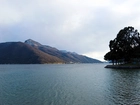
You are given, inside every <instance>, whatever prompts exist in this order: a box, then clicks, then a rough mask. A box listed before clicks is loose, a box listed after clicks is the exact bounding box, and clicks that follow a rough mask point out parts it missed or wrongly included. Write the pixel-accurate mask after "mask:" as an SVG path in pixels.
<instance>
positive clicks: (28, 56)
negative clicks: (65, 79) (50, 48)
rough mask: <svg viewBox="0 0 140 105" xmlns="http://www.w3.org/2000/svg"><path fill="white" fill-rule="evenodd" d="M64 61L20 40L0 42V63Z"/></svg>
mask: <svg viewBox="0 0 140 105" xmlns="http://www.w3.org/2000/svg"><path fill="white" fill-rule="evenodd" d="M43 63H64V62H63V61H62V60H61V59H59V58H57V57H55V56H51V55H49V54H47V53H44V52H42V51H40V50H38V49H35V48H33V47H32V46H30V45H28V44H25V43H22V42H7V43H0V64H43Z"/></svg>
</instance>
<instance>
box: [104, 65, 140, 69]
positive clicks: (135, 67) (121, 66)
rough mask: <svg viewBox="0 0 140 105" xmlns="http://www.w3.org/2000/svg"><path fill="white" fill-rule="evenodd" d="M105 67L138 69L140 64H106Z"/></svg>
mask: <svg viewBox="0 0 140 105" xmlns="http://www.w3.org/2000/svg"><path fill="white" fill-rule="evenodd" d="M105 68H112V69H140V65H106V66H105Z"/></svg>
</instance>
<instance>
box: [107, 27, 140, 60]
mask: <svg viewBox="0 0 140 105" xmlns="http://www.w3.org/2000/svg"><path fill="white" fill-rule="evenodd" d="M109 47H110V52H108V53H107V54H106V55H105V56H104V59H105V60H112V61H116V62H131V61H132V60H133V59H138V58H140V35H139V32H138V31H137V30H135V29H134V27H125V28H124V29H122V30H120V31H119V33H118V34H117V37H116V38H115V39H114V40H111V41H110V43H109Z"/></svg>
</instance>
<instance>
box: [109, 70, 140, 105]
mask: <svg viewBox="0 0 140 105" xmlns="http://www.w3.org/2000/svg"><path fill="white" fill-rule="evenodd" d="M110 78H111V79H110V81H109V82H110V89H109V90H110V94H111V96H112V100H114V102H115V103H116V104H123V105H127V104H129V105H136V104H140V70H138V69H135V70H118V69H117V70H115V69H114V70H111V71H110Z"/></svg>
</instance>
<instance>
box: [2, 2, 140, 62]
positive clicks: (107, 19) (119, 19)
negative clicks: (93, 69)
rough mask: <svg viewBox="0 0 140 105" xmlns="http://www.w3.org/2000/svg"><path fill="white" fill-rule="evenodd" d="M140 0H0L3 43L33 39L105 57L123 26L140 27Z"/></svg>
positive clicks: (88, 54) (96, 56)
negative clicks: (111, 42) (111, 41)
mask: <svg viewBox="0 0 140 105" xmlns="http://www.w3.org/2000/svg"><path fill="white" fill-rule="evenodd" d="M139 4H140V1H139V0H133V1H132V0H125V1H122V0H0V42H6V41H24V40H26V39H29V38H31V39H33V40H36V41H39V42H40V43H42V44H45V45H50V46H53V47H56V48H58V49H62V50H68V51H73V52H77V53H79V54H85V55H87V56H90V57H93V58H97V59H101V60H103V56H104V54H105V53H106V52H107V51H108V50H109V48H108V43H109V41H110V40H111V39H114V38H115V37H116V35H117V33H118V32H119V30H120V29H122V28H124V27H126V26H133V27H135V28H136V29H138V30H140V22H139V20H140V6H139Z"/></svg>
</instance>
